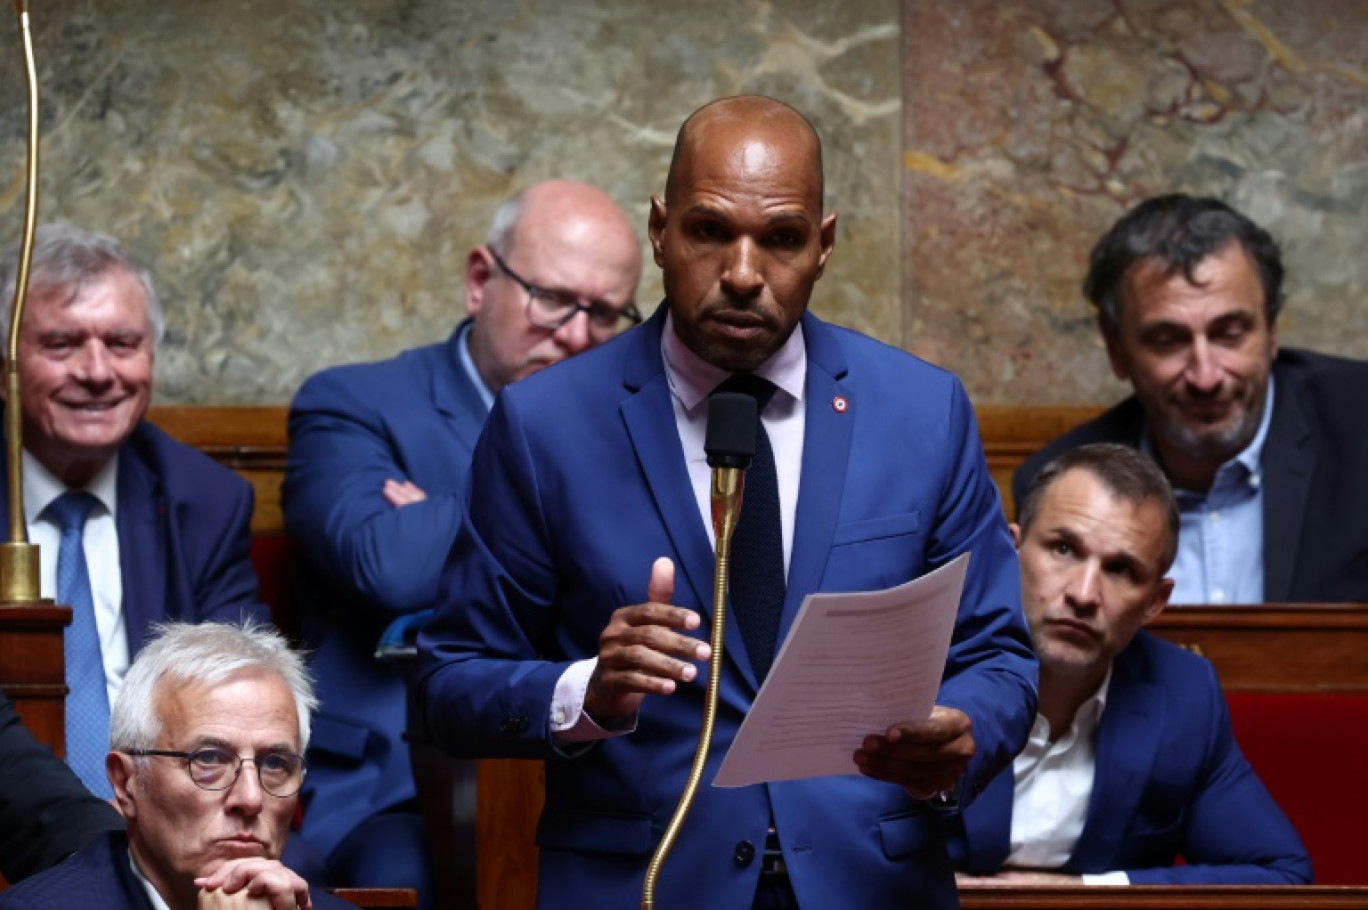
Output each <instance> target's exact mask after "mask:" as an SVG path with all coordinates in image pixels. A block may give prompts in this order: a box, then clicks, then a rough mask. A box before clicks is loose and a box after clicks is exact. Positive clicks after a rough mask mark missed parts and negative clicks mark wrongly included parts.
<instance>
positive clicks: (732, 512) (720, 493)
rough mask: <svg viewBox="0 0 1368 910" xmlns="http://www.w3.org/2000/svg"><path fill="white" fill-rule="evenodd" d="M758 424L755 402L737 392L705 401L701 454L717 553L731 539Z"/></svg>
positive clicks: (726, 393) (752, 455) (717, 395)
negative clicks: (705, 455) (705, 466)
mask: <svg viewBox="0 0 1368 910" xmlns="http://www.w3.org/2000/svg"><path fill="white" fill-rule="evenodd" d="M757 424H758V420H757V413H756V403H755V399H754V398H752V397H751V396H750V395H743V394H741V393H739V392H717V393H715V394H714V395H713V396H712V397H711V398H709V399H708V432H707V436H706V438H705V439H704V442H703V451H705V452H707V453H708V466H709V467H710V468H712V484H711V488H710V490H711V496H712V522H713V533H714V534H715V535H716V537H717V542H718V544H719V551H721V550H722V549H723V548H722V547H721V546H720V545H721V544H722V543H723V542H724V541H729V540H730V539H731V534H732V531H734V530H735V529H736V519H737V516H738V515H739V514H740V512H741V492H742V487H743V485H744V483H745V470H746V468H747V467H749V466H750V463H751V459H752V458H754V457H755V434H756V426H757Z"/></svg>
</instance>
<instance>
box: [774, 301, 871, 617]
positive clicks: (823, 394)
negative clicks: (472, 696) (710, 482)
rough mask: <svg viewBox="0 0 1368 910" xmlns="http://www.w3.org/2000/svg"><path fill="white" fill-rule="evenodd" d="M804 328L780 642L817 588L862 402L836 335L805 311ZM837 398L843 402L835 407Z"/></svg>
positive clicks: (843, 490)
mask: <svg viewBox="0 0 1368 910" xmlns="http://www.w3.org/2000/svg"><path fill="white" fill-rule="evenodd" d="M802 327H803V341H804V345H805V346H806V348H807V362H808V365H807V384H806V393H805V394H806V399H807V400H806V401H805V402H804V403H803V406H804V409H805V413H806V423H805V426H804V430H803V462H802V464H803V467H802V474H801V475H800V478H801V479H800V481H799V487H798V507H797V509H796V511H795V513H794V521H793V549H792V552H791V553H790V556H789V574H788V594H787V597H786V598H785V599H784V614H783V617H782V619H781V620H780V625H779V641H780V642H783V640H784V638H785V637H786V636H787V635H788V631H789V627H790V626H792V625H793V620H794V618H795V617H796V616H797V614H798V609H799V607H800V606H802V602H803V598H804V596H805V595H806V594H807V593H809V592H812V591H817V590H820V589H821V585H822V575H823V574H824V573H825V571H826V564H827V556H828V554H829V553H830V551H831V541H832V537H833V536H834V534H835V533H836V523H837V519H838V518H839V516H840V511H841V497H842V495H843V493H844V492H845V480H846V476H847V474H848V473H849V470H848V462H849V460H850V440H851V437H852V436H853V434H854V427H855V421H856V420H858V419H859V409H860V405H861V404H862V402H860V401H859V400H858V396H855V395H854V394H853V393H852V392H851V391H850V390H849V389H847V388H846V386H845V382H844V381H845V378H846V373H847V368H846V361H845V355H844V354H843V353H842V351H841V349H840V346H839V345H838V343H837V341H836V337H835V335H834V334H833V333H832V332H831V330H830V329H828V328H827V327H826V326H825V325H823V324H822V323H821V322H820V321H819V320H818V319H817V318H816V317H814V316H811V315H807V314H805V315H804V316H803V321H802ZM838 399H840V401H842V402H843V403H844V404H843V405H841V406H838V405H837V400H838Z"/></svg>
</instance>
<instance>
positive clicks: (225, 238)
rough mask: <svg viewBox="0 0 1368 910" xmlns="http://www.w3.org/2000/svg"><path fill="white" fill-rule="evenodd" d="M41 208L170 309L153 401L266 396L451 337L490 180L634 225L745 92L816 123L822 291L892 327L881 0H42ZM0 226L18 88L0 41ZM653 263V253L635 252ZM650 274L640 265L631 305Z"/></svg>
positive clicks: (893, 159) (497, 186) (890, 14)
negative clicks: (672, 166)
mask: <svg viewBox="0 0 1368 910" xmlns="http://www.w3.org/2000/svg"><path fill="white" fill-rule="evenodd" d="M33 6H34V10H33V18H34V22H35V32H36V36H37V40H38V58H39V68H40V81H41V85H42V93H43V98H44V100H43V180H42V187H43V195H42V217H43V219H44V220H51V219H55V218H65V219H68V220H71V221H74V222H77V223H80V224H83V225H86V226H88V227H91V228H94V229H97V230H102V231H106V232H108V233H111V234H114V235H116V236H118V237H120V238H121V239H123V240H124V241H125V242H127V243H128V244H129V245H130V246H131V247H132V248H134V249H135V250H136V251H137V252H138V253H139V254H140V255H142V256H143V257H144V258H145V259H146V260H147V261H148V262H149V264H150V265H151V267H152V270H153V272H154V274H155V275H156V276H157V280H158V287H159V290H160V292H161V294H162V297H163V298H164V300H165V301H166V304H167V310H168V334H167V338H166V341H165V343H164V345H163V347H162V349H161V351H160V352H159V354H158V360H157V398H158V400H159V401H161V402H165V403H184V402H188V403H205V404H232V403H244V404H246V403H252V404H256V403H261V404H270V403H284V402H287V401H288V400H289V398H290V396H291V395H292V394H293V392H294V390H295V389H296V388H297V387H298V385H299V383H300V382H301V381H302V380H303V379H304V377H305V376H307V375H308V374H310V373H312V372H314V371H316V370H318V369H320V368H322V367H324V366H327V365H329V364H333V363H339V362H344V361H353V360H366V359H375V358H380V357H386V356H390V355H392V354H394V353H396V352H397V351H399V350H401V349H403V348H405V347H410V346H413V345H418V344H425V343H429V342H432V341H434V340H438V339H441V338H444V337H445V336H446V335H447V333H448V332H449V331H450V329H451V327H452V326H453V325H454V324H455V323H456V322H457V321H458V320H459V318H460V317H461V315H462V304H461V293H460V292H461V281H462V274H463V270H464V260H465V254H466V251H467V250H468V249H469V248H470V247H471V246H472V245H474V244H476V243H479V242H480V241H481V240H482V239H483V236H484V233H485V230H486V228H487V225H488V221H489V218H490V216H491V215H492V213H493V211H494V209H495V207H496V206H497V205H498V203H499V202H500V201H502V199H504V198H505V197H506V196H508V195H509V194H511V193H512V192H514V191H516V190H517V189H518V188H520V187H522V186H525V185H526V184H528V183H531V182H534V181H536V180H539V179H543V178H546V177H551V176H570V177H577V178H580V179H584V180H588V181H590V182H592V183H595V184H597V185H599V186H602V187H603V188H604V189H605V190H607V191H608V192H609V193H610V194H612V195H613V197H614V198H616V199H617V200H618V201H619V202H620V203H621V204H622V205H623V206H624V207H625V208H626V209H627V211H628V213H629V214H630V215H632V216H633V217H634V219H635V220H636V222H637V223H638V224H639V225H640V235H641V239H642V243H643V247H644V246H645V239H646V213H647V199H648V197H649V195H650V194H651V193H658V192H661V191H662V190H663V186H664V177H665V170H666V167H667V165H668V162H669V153H670V148H671V145H672V143H673V140H674V133H675V130H676V129H677V128H678V126H679V124H680V122H681V121H682V120H683V119H684V117H685V116H687V115H688V114H689V112H691V111H692V110H693V109H694V108H696V107H697V106H699V105H700V104H702V103H704V102H706V101H708V100H711V99H712V98H715V97H718V96H722V95H729V94H736V93H740V92H762V93H766V94H771V95H774V96H776V97H779V98H782V99H783V100H786V101H788V102H790V103H792V104H794V105H795V106H796V107H797V108H799V109H800V110H802V111H803V112H804V113H806V114H807V115H808V116H809V117H811V118H812V119H813V121H814V122H815V123H816V124H817V126H818V129H819V130H820V131H821V133H822V134H823V138H824V140H825V148H826V162H827V195H828V206H829V207H834V208H835V209H837V210H839V211H840V212H841V220H840V227H839V242H838V249H837V252H836V254H835V256H834V258H833V259H832V263H831V267H830V268H829V269H828V272H827V275H826V277H825V278H824V279H823V280H822V283H821V284H820V285H819V287H818V291H817V294H816V296H815V298H814V309H815V310H816V311H817V312H819V313H821V314H822V315H824V316H826V317H828V318H831V319H834V320H836V321H839V322H842V323H845V324H849V325H852V326H855V327H856V328H860V329H862V330H864V331H867V332H870V333H871V334H874V335H876V336H878V337H881V338H883V339H885V340H888V341H890V342H894V343H896V342H897V341H898V339H899V338H900V337H901V318H902V310H901V306H900V302H899V294H900V282H899V274H900V267H899V259H900V255H901V249H900V246H899V243H898V240H897V237H898V229H899V224H900V208H899V200H898V194H897V191H896V188H897V186H898V184H899V181H900V179H901V170H900V167H899V150H900V149H899V131H900V126H901V121H900V110H901V108H900V80H901V73H900V64H899V53H900V43H899V40H898V38H899V16H900V7H899V6H898V4H897V2H896V0H849V2H842V3H839V4H835V3H825V2H820V0H794V2H777V0H776V2H765V0H743V2H727V0H709V2H704V3H682V2H657V0H590V2H574V3H556V2H550V0H472V2H456V0H348V2H345V3H340V2H334V0H273V2H265V0H223V2H211V0H39V2H34V4H33ZM0 34H2V35H3V39H0V236H2V237H3V239H4V240H5V241H7V242H8V241H11V240H12V239H13V238H14V237H16V236H17V235H18V232H19V227H20V212H21V205H22V199H21V195H22V194H21V192H20V189H21V182H20V175H21V173H22V156H23V135H24V132H23V131H24V125H23V124H24V117H25V114H24V100H23V99H24V86H23V77H22V70H21V69H20V60H19V53H18V48H19V42H18V38H17V36H16V34H15V30H14V29H12V28H11V29H9V30H7V31H4V32H0ZM647 262H648V263H649V262H650V259H649V256H648V257H647ZM659 297H660V282H659V279H658V276H657V274H656V272H655V269H654V268H653V267H652V266H650V265H649V264H648V266H647V272H646V275H645V277H644V279H643V281H642V286H641V289H640V292H639V300H641V301H642V302H643V303H644V304H645V308H646V309H647V310H649V309H651V308H652V307H653V305H654V303H655V301H657V300H658V299H659Z"/></svg>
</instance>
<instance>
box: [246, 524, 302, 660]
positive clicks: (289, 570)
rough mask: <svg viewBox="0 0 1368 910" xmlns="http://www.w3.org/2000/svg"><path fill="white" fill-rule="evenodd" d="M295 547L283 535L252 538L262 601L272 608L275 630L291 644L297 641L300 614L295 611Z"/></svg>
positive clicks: (255, 536)
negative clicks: (281, 633)
mask: <svg viewBox="0 0 1368 910" xmlns="http://www.w3.org/2000/svg"><path fill="white" fill-rule="evenodd" d="M295 558H296V556H295V545H294V544H293V543H292V542H291V541H290V539H289V538H288V537H286V536H285V535H283V534H255V535H253V536H252V567H253V568H254V569H256V574H257V581H258V583H259V584H260V586H261V587H260V591H261V600H262V602H263V603H265V604H266V606H268V607H270V608H271V619H272V620H273V621H274V622H275V625H276V628H277V629H279V630H280V631H281V632H284V633H285V635H286V636H288V637H289V639H290V640H291V641H294V642H298V641H299V640H300V626H299V615H298V614H297V613H296V612H295V608H294V596H293V595H294V576H293V571H294V570H293V562H294V559H295Z"/></svg>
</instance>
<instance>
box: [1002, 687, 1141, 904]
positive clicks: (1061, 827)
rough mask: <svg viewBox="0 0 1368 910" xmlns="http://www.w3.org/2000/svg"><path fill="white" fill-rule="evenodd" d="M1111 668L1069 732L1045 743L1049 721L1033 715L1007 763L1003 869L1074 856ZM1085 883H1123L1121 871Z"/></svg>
mask: <svg viewBox="0 0 1368 910" xmlns="http://www.w3.org/2000/svg"><path fill="white" fill-rule="evenodd" d="M1110 688H1111V670H1110V669H1108V670H1107V676H1106V678H1105V679H1103V680H1102V685H1100V686H1098V688H1097V691H1096V692H1094V693H1093V694H1092V696H1091V697H1090V698H1088V700H1087V701H1085V702H1083V704H1081V705H1079V706H1078V711H1076V712H1075V713H1074V719H1073V723H1072V724H1071V725H1070V727H1069V729H1068V731H1067V732H1066V733H1065V734H1064V735H1063V736H1061V737H1059V739H1057V740H1055V741H1054V742H1051V741H1050V732H1051V731H1050V722H1049V721H1048V720H1046V719H1045V715H1043V714H1037V715H1036V719H1035V724H1034V725H1033V726H1032V727H1031V736H1030V739H1028V740H1027V741H1026V748H1024V749H1022V750H1021V754H1020V755H1018V756H1017V757H1016V760H1015V761H1014V762H1012V778H1013V781H1014V783H1015V790H1014V791H1013V796H1012V831H1011V835H1010V837H1011V839H1010V842H1009V843H1010V846H1009V849H1008V853H1007V860H1006V862H1005V863H1004V864H1003V865H1004V866H1008V867H1018V868H1026V869H1058V868H1059V867H1060V866H1063V865H1064V864H1065V863H1066V862H1068V861H1069V857H1071V856H1073V853H1074V847H1076V846H1077V844H1078V838H1079V835H1081V834H1082V833H1083V824H1084V822H1086V821H1087V818H1088V802H1089V800H1090V799H1091V798H1092V791H1093V779H1094V777H1095V775H1096V770H1097V728H1098V726H1099V725H1100V724H1101V722H1102V712H1103V711H1105V710H1106V709H1107V691H1108V690H1109V689H1110ZM1083 881H1084V884H1090V885H1111V884H1115V885H1125V884H1129V883H1130V880H1129V878H1128V877H1127V876H1126V874H1125V873H1124V872H1107V873H1104V874H1101V875H1085V876H1083Z"/></svg>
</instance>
